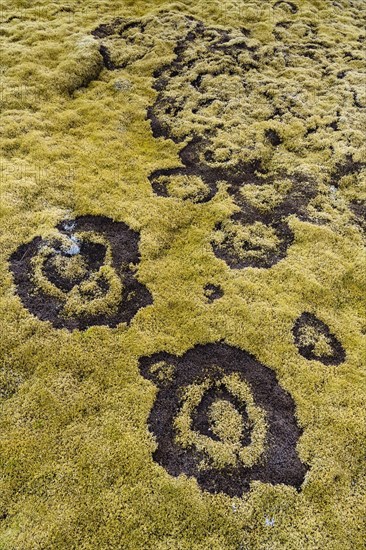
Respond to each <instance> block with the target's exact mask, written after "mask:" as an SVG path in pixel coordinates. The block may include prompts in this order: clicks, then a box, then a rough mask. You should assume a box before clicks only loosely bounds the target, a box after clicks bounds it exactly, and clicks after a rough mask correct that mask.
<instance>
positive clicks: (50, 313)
mask: <svg viewBox="0 0 366 550" xmlns="http://www.w3.org/2000/svg"><path fill="white" fill-rule="evenodd" d="M57 229H58V230H59V232H60V233H61V234H62V235H65V236H68V237H71V236H75V237H77V234H78V233H80V232H93V233H97V234H100V235H102V236H103V237H104V238H105V239H106V240H108V242H109V243H110V246H111V251H112V266H113V268H114V269H115V271H116V273H117V275H118V277H119V278H120V279H121V281H122V285H123V291H122V295H121V300H120V302H119V304H118V309H117V311H116V312H115V313H113V314H111V315H108V314H107V313H105V314H100V315H94V316H91V315H83V316H79V317H64V316H62V308H63V303H62V301H61V300H60V299H59V298H57V297H55V296H53V295H51V294H48V293H46V292H45V291H44V290H43V289H41V288H38V287H37V286H36V285H35V282H34V278H33V272H34V268H33V265H32V259H33V258H35V257H36V256H37V255H38V253H39V252H40V250H41V248H42V247H43V246H45V245H48V244H49V243H48V242H46V241H45V240H43V239H41V237H36V238H35V239H33V240H32V241H31V242H30V243H27V244H23V245H21V246H20V247H19V248H18V250H17V251H16V252H14V253H13V254H12V256H11V257H10V268H11V271H12V272H13V277H14V282H15V285H16V291H17V294H18V295H19V297H20V299H21V301H22V303H23V304H24V306H25V307H26V308H27V309H28V310H29V311H30V312H31V313H33V314H34V315H36V316H37V317H38V318H39V319H41V320H42V321H50V322H51V323H52V324H53V326H54V327H56V328H63V327H65V328H67V329H69V330H75V329H79V330H85V329H86V328H88V327H90V326H92V325H107V326H109V327H116V326H117V325H118V324H119V323H122V322H126V323H129V322H130V321H131V320H132V318H133V317H134V315H135V314H136V313H137V311H138V310H139V309H140V308H142V307H145V306H146V305H149V304H151V303H152V297H151V294H150V292H149V291H148V290H147V288H146V287H145V286H144V285H143V284H141V283H140V282H139V281H138V280H137V279H136V276H135V273H134V266H137V265H138V263H139V261H140V254H139V248H138V246H139V234H138V233H137V232H136V231H133V230H132V229H130V228H129V227H128V226H127V225H126V224H124V223H122V222H114V221H112V220H111V219H109V218H106V217H103V216H82V217H79V218H76V219H75V220H71V221H70V220H65V221H63V222H61V223H60V224H59V225H58V226H57ZM52 246H53V248H54V251H55V253H54V255H51V257H50V258H47V261H46V262H45V264H44V267H43V275H44V276H45V277H46V278H47V279H48V280H49V281H50V282H51V283H53V284H54V285H55V286H57V287H58V288H59V289H62V290H64V291H67V292H69V291H70V290H71V289H72V288H73V287H74V286H75V285H77V284H80V283H81V282H82V281H83V280H86V279H87V278H88V276H89V275H90V274H91V273H93V272H95V271H98V270H99V268H100V267H101V266H102V264H103V261H104V258H105V253H106V250H105V247H104V246H103V245H102V244H99V243H93V242H89V241H85V240H84V241H81V245H80V250H79V252H78V254H79V255H80V256H81V257H82V259H83V260H84V262H85V265H86V267H87V272H86V274H84V275H83V276H82V277H79V278H77V279H73V280H70V279H68V278H67V277H65V276H61V275H60V273H59V272H58V271H57V270H56V268H55V265H54V263H53V260H54V259H55V258H56V256H64V257H65V258H66V259H67V258H68V257H71V255H70V254H68V253H67V252H65V251H63V250H62V248H61V246H60V247H59V248H57V241H56V243H55V244H54V243H52ZM131 266H132V268H131ZM108 288H109V286H108V283H107V281H104V280H103V279H102V281H101V282H100V291H101V292H106V291H107V290H108Z"/></svg>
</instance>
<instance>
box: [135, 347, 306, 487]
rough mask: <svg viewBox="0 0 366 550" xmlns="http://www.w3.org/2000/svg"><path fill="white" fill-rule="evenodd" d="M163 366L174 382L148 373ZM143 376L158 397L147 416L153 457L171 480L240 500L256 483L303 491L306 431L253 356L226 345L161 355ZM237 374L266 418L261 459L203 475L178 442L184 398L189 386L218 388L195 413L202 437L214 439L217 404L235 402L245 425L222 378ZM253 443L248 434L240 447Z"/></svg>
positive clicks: (144, 363) (196, 458)
mask: <svg viewBox="0 0 366 550" xmlns="http://www.w3.org/2000/svg"><path fill="white" fill-rule="evenodd" d="M159 361H164V362H166V363H167V364H169V365H172V366H173V367H174V369H175V371H174V379H173V381H171V380H165V381H161V380H159V377H158V376H157V375H156V374H154V373H153V372H151V369H150V367H152V366H153V365H154V364H156V363H157V362H159ZM140 370H141V373H142V375H143V376H144V377H145V378H147V379H148V380H151V381H152V382H154V383H155V384H156V385H157V386H158V388H159V391H158V394H157V397H156V400H155V403H154V405H153V408H152V410H151V412H150V416H149V426H150V429H151V431H152V433H153V434H154V436H155V437H156V440H157V444H158V447H157V450H156V451H155V452H154V454H153V457H154V460H156V461H157V462H158V463H159V464H160V465H161V466H163V467H164V468H165V469H166V470H167V472H168V473H169V474H171V475H173V476H178V475H180V474H186V475H187V476H194V477H195V478H196V479H197V482H198V484H199V485H200V486H201V487H202V489H204V490H206V491H209V492H211V493H218V492H224V493H226V494H228V495H230V496H241V495H242V494H243V493H244V492H246V491H248V490H249V488H250V482H251V481H254V480H259V481H262V482H263V483H271V484H278V483H284V484H286V485H292V486H293V487H295V488H296V489H297V490H299V489H300V487H301V484H302V482H303V480H304V476H305V473H306V471H307V467H306V466H305V465H304V464H303V463H302V462H301V461H300V459H299V457H298V455H297V452H296V444H297V442H298V440H299V437H300V436H301V433H302V430H301V429H300V427H299V426H298V424H297V422H296V418H295V404H294V402H293V399H292V397H291V396H290V395H289V394H288V393H287V392H286V391H285V390H284V389H283V388H281V386H280V385H279V384H278V381H277V379H276V375H275V373H274V372H273V371H272V370H271V369H269V368H267V367H265V366H264V365H262V364H261V363H259V362H258V361H257V360H256V359H255V358H254V357H253V356H252V355H250V354H249V353H247V352H245V351H242V350H240V349H238V348H235V347H231V346H228V345H226V344H223V343H217V344H207V345H198V346H196V347H195V348H193V349H191V350H189V351H188V352H186V353H185V354H184V355H183V356H182V357H177V356H174V355H170V354H168V353H164V352H163V353H157V354H155V355H153V356H151V357H143V358H141V360H140ZM233 373H235V374H238V375H239V376H240V377H241V378H242V380H243V381H245V382H246V383H247V384H248V385H249V387H250V388H251V392H252V395H253V398H254V401H255V403H256V405H257V406H258V407H260V408H261V409H262V410H264V411H265V413H266V419H267V425H268V431H267V434H266V441H265V449H264V453H263V455H262V457H261V459H260V460H259V461H258V463H257V464H255V465H254V466H252V467H245V466H244V465H242V464H241V463H239V465H238V466H236V467H225V468H222V469H217V468H214V467H213V468H210V469H207V470H202V469H200V467H199V465H200V462H201V460H202V458H204V456H203V454H202V452H198V451H197V450H196V449H195V448H194V447H189V448H184V447H183V446H181V445H180V444H179V443H177V441H176V435H177V434H176V430H175V427H174V421H175V418H176V416H177V414H178V413H179V411H180V409H181V406H182V399H183V392H182V390H184V389H185V388H186V387H187V386H190V385H191V384H202V383H203V382H204V381H206V380H207V379H209V380H210V381H212V382H216V386H215V387H213V388H210V389H209V390H207V391H206V393H205V394H204V396H203V398H202V400H201V403H200V404H199V405H198V407H196V409H195V411H194V413H193V418H192V427H193V429H195V430H196V431H198V432H199V433H201V434H204V435H206V436H208V437H211V438H214V439H215V438H216V439H217V436H214V435H213V434H212V432H211V430H210V423H209V419H208V417H207V410H208V406H209V405H210V404H211V403H212V402H213V401H214V400H216V399H222V398H224V399H227V400H229V402H231V403H232V404H233V405H234V406H235V408H236V410H237V411H238V412H239V414H240V415H241V416H242V418H243V420H246V418H247V416H246V414H247V413H246V407H245V404H243V403H239V402H238V399H237V398H236V397H235V396H233V395H232V393H231V392H230V390H229V389H228V388H226V387H225V383H224V382H223V381H222V382H221V383H220V381H221V380H222V378H223V376H225V375H230V374H233ZM249 443H250V433H246V434H244V438H243V440H242V445H243V446H246V445H248V444H249Z"/></svg>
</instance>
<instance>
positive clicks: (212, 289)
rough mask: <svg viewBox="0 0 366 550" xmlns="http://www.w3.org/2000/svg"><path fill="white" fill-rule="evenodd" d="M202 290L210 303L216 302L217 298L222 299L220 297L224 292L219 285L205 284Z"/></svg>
mask: <svg viewBox="0 0 366 550" xmlns="http://www.w3.org/2000/svg"><path fill="white" fill-rule="evenodd" d="M203 290H204V294H205V296H206V298H207V300H208V301H209V302H210V303H212V302H214V301H215V300H218V299H219V298H222V296H223V295H224V291H223V290H222V288H221V286H219V285H213V284H207V285H206V286H205V287H204V289H203Z"/></svg>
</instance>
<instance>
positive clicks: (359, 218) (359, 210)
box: [350, 201, 366, 233]
mask: <svg viewBox="0 0 366 550" xmlns="http://www.w3.org/2000/svg"><path fill="white" fill-rule="evenodd" d="M350 209H351V210H352V213H353V215H354V217H355V220H356V223H357V225H359V226H360V227H361V229H362V230H363V231H364V232H365V233H366V202H361V201H360V202H356V201H354V202H351V204H350Z"/></svg>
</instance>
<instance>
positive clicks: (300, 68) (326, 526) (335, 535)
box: [0, 0, 366, 550]
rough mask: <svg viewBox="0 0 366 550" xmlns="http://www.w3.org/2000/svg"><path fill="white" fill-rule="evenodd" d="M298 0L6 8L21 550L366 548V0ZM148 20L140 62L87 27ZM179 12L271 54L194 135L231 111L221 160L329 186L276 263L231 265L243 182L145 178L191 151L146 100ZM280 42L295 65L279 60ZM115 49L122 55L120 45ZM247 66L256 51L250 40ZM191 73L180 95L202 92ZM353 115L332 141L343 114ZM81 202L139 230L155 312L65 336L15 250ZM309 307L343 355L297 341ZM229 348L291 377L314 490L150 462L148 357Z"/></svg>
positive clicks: (5, 387) (8, 461) (6, 520)
mask: <svg viewBox="0 0 366 550" xmlns="http://www.w3.org/2000/svg"><path fill="white" fill-rule="evenodd" d="M294 3H296V5H297V7H298V11H297V12H296V13H293V12H292V11H291V9H290V7H289V3H286V2H272V1H271V2H269V1H264V2H255V3H254V2H234V1H233V2H231V1H230V2H224V3H223V2H218V1H216V0H215V1H212V2H198V3H195V2H184V3H168V2H163V1H162V0H157V1H154V2H150V3H147V2H145V1H142V0H138V1H136V2H132V1H130V0H116V1H114V2H109V1H107V0H102V1H98V2H96V1H95V0H85V1H84V2H83V3H82V4H78V3H76V2H69V3H68V4H67V5H61V4H60V3H56V2H49V1H48V0H37V1H36V2H32V3H31V4H30V3H29V2H26V1H22V0H9V1H8V2H6V3H4V5H3V7H2V17H3V20H4V23H3V24H2V27H3V40H4V47H3V48H2V64H3V67H4V85H3V86H4V87H3V90H2V91H3V93H2V97H1V103H2V107H3V109H4V111H3V124H2V126H3V128H2V129H3V136H2V148H3V149H2V154H3V162H2V179H1V189H0V193H1V201H0V213H1V220H0V225H1V231H0V247H1V262H0V280H1V298H0V309H1V315H0V318H1V321H0V323H1V325H0V333H1V339H0V355H1V366H0V385H1V386H0V433H1V443H0V471H1V475H0V518H1V519H0V548H1V549H2V550H3V549H4V550H43V549H47V550H59V549H65V550H69V549H70V550H71V549H75V550H76V549H80V548H82V549H83V550H95V549H96V548H98V549H101V550H104V549H105V550H107V549H108V550H120V549H121V548H124V549H126V550H127V549H128V550H135V549H136V548H146V549H149V548H156V549H159V550H167V549H171V548H174V549H175V548H179V549H182V550H183V549H184V550H207V549H213V550H238V549H239V548H242V549H250V550H264V549H269V548H271V549H273V550H280V549H283V548H285V549H289V550H297V549H300V548H306V549H309V550H318V549H320V548H321V549H322V550H355V549H357V550H358V549H361V548H363V545H364V540H365V538H366V533H365V524H364V517H365V509H366V481H365V472H364V458H365V444H366V428H365V422H364V412H365V406H366V402H365V401H366V399H365V390H364V388H365V364H366V351H365V350H366V342H365V338H366V322H365V317H366V311H365V305H364V289H365V287H366V280H365V273H366V259H365V251H364V248H363V244H364V236H363V234H362V232H361V230H360V228H359V227H358V226H357V225H355V224H354V223H353V216H352V214H351V213H350V210H349V208H348V205H349V202H350V201H353V200H364V198H365V197H364V192H365V188H364V172H363V171H360V172H359V173H358V174H355V175H352V176H351V175H349V176H345V177H343V178H341V179H340V181H337V182H336V184H337V185H338V188H336V190H335V191H334V190H333V189H331V188H330V182H329V174H330V173H331V172H332V171H333V170H334V168H335V166H336V165H337V164H338V163H339V162H342V161H344V159H345V158H346V157H347V155H353V159H354V160H355V161H362V160H364V159H365V156H366V155H365V150H366V149H365V136H364V128H365V124H366V122H365V109H364V108H359V107H357V106H356V105H355V104H354V98H353V92H355V93H356V96H357V98H358V102H359V103H360V104H363V105H364V101H365V98H364V80H363V79H364V58H363V53H364V52H363V39H362V35H363V34H364V23H363V19H364V17H365V9H364V5H363V3H362V2H359V3H355V4H352V3H351V2H348V1H346V0H340V1H338V2H335V3H331V2H320V1H318V0H303V1H301V2H294ZM161 10H165V11H166V10H168V11H169V10H172V11H173V12H174V13H175V14H177V15H176V16H175V17H174V18H173V19H175V20H176V21H178V23H177V25H176V27H175V28H173V29H170V30H169V26H170V22H169V18H166V19H165V22H164V18H163V17H162V16H161V15H159V12H160V11H161ZM151 14H153V15H154V17H155V23H154V24H152V23H151V24H150V31H149V36H152V37H153V39H154V45H153V47H150V46H148V53H147V55H146V56H145V57H144V58H143V59H140V60H137V56H136V62H134V63H132V64H131V65H130V66H129V67H128V68H126V69H123V70H119V71H115V72H110V71H106V70H104V69H102V70H100V69H101V58H100V55H99V53H98V50H97V47H96V46H95V43H94V42H93V41H92V40H91V36H90V31H91V30H93V29H94V28H96V27H97V26H98V25H100V24H101V23H105V22H109V21H111V20H113V19H114V18H115V17H133V18H141V17H143V18H144V17H145V18H146V17H147V18H151ZM182 14H188V15H192V16H194V17H196V18H198V19H200V20H203V21H204V22H205V24H206V25H213V26H222V27H223V28H233V29H238V28H240V27H243V28H247V29H248V30H250V31H251V36H250V37H249V39H248V40H249V43H250V44H251V45H252V46H258V47H260V48H261V51H260V53H261V55H262V54H263V55H264V57H265V58H266V59H267V60H268V62H267V64H266V65H265V64H263V63H262V64H261V62H259V64H258V69H257V71H256V73H255V77H254V73H253V75H252V77H251V78H250V82H249V83H248V85H249V87H250V93H249V94H248V93H243V92H242V90H241V89H240V95H239V96H237V94H236V92H235V93H234V95H235V94H236V98H234V99H232V101H226V99H227V97H229V95H230V94H232V92H233V91H234V90H237V85H238V75H237V74H233V75H232V78H231V79H230V80H229V81H228V82H225V83H222V81H221V80H220V79H219V78H217V79H216V81H215V82H211V84H212V85H215V86H216V89H217V93H218V94H220V95H221V101H219V102H213V103H212V104H211V105H210V106H208V107H206V108H204V109H203V111H202V112H201V113H200V114H199V115H198V114H197V118H196V119H195V120H194V121H192V120H189V119H188V120H182V126H181V127H180V130H181V131H182V132H184V131H188V132H191V131H193V130H194V129H197V130H199V129H200V128H202V127H203V126H204V125H205V124H206V125H208V126H209V125H211V124H213V123H214V122H215V120H216V119H217V116H218V112H219V109H224V108H226V109H227V112H226V114H225V115H224V116H225V120H226V121H228V122H229V123H230V124H231V122H233V125H234V124H236V123H238V125H239V127H240V129H241V131H240V135H239V136H238V135H237V134H236V135H234V133H233V132H231V131H229V130H227V129H226V130H225V129H224V131H222V132H219V133H218V134H217V136H216V142H215V146H216V147H217V149H216V154H217V158H218V159H219V160H223V159H226V158H229V160H230V158H231V157H230V155H233V154H239V155H241V156H242V158H243V159H246V160H251V159H258V158H260V159H262V161H263V163H264V167H265V168H266V169H268V170H269V171H271V170H273V171H278V172H281V170H285V171H286V170H290V171H291V170H292V169H293V168H296V169H297V170H299V171H304V172H305V173H307V174H310V175H311V176H312V177H313V178H314V180H315V181H316V182H317V183H318V184H319V190H320V192H321V197H320V198H317V199H315V200H314V203H312V205H311V207H310V210H309V212H310V214H314V216H315V213H317V216H318V217H317V223H314V224H311V223H309V222H306V221H304V220H299V219H298V218H296V216H294V217H293V219H291V222H290V225H291V228H292V230H293V231H294V235H295V241H294V244H293V245H292V246H291V247H290V248H289V250H288V254H287V257H286V258H285V259H284V260H282V261H281V262H279V263H278V264H277V265H275V266H274V267H272V268H271V269H254V268H248V269H244V270H230V269H229V268H228V267H227V265H226V264H225V262H223V261H222V260H219V259H217V258H216V257H215V256H214V254H213V252H212V248H211V245H210V242H211V240H212V233H213V229H214V227H215V226H216V225H217V224H219V223H220V222H223V221H224V222H226V223H227V219H228V217H229V216H230V215H231V214H232V213H233V211H234V210H235V207H234V206H233V204H232V201H231V199H230V198H229V196H228V195H227V193H226V191H225V189H223V188H220V189H219V192H218V194H217V195H216V196H215V197H214V198H213V199H212V200H211V201H209V202H207V203H204V204H203V203H202V204H194V203H193V201H184V200H178V198H179V197H180V195H179V197H178V198H177V197H174V198H163V197H158V196H156V195H155V194H154V193H153V192H152V189H151V185H150V182H149V180H148V175H149V174H150V173H151V172H152V171H154V170H157V169H164V168H171V167H175V166H177V163H179V157H178V152H179V150H180V144H176V143H173V142H171V141H169V140H163V139H154V138H153V136H152V132H151V128H150V124H149V122H148V120H146V109H147V107H148V106H149V105H151V104H152V103H153V101H154V99H155V97H156V92H155V91H154V90H153V88H152V84H153V77H152V75H153V72H154V71H155V70H156V69H157V68H158V67H160V66H161V65H163V64H164V63H168V62H170V61H171V60H172V58H173V48H174V45H175V43H176V40H177V37H179V32H180V30H179V29H180V24H179V17H182ZM278 22H287V23H288V24H287V25H284V26H276V24H277V23H278ZM315 32H316V34H315ZM275 33H276V35H277V37H276V35H275ZM278 42H280V43H281V44H282V45H283V46H284V48H285V52H286V55H284V54H283V51H284V49H283V48H280V49H278V50H277V52H276V51H274V50H275V48H276V46H277V44H278ZM315 42H316V43H317V45H318V47H317V48H316V52H315V55H318V56H320V57H321V58H322V59H323V60H324V59H325V57H324V56H325V51H327V52H328V53H330V57H331V62H330V65H328V69H329V70H328V71H325V73H324V74H320V73H319V72H318V71H314V69H313V68H312V67H311V61H310V59H309V58H308V61H307V60H306V56H305V57H304V56H301V55H299V56H297V51H298V48H306V47H307V46H306V45H307V44H309V43H310V44H313V43H315ZM143 48H145V50H146V43H144V46H143ZM145 50H144V51H145ZM116 54H118V55H119V56H123V55H124V52H123V50H122V49H121V48H119V47H118V45H117V44H116ZM267 54H268V55H267ZM263 55H262V59H263ZM242 56H243V57H242V60H243V62H246V61H248V60H249V55H248V53H247V52H246V51H245V50H244V51H243V53H242ZM286 56H297V57H296V60H297V62H298V65H297V67H296V69H294V68H288V67H286ZM202 64H203V65H202V66H203V67H204V64H205V61H204V60H203V62H202ZM344 70H347V72H346V76H345V77H344V78H338V77H337V74H338V73H340V72H342V71H344ZM93 79H95V80H93ZM121 82H122V85H121ZM181 84H182V87H181V88H180V89H179V86H178V87H177V89H176V90H174V93H176V94H178V93H183V92H184V90H185V86H186V83H185V82H183V81H182V82H181ZM223 84H224V86H223ZM226 86H227V87H226ZM225 89H226V90H227V92H225V93H227V97H226V96H225V93H224V90H225ZM264 91H266V94H265V95H263V93H262V92H264ZM191 100H192V101H193V100H194V98H193V97H192V98H191ZM294 102H295V103H296V105H297V108H298V110H299V113H300V114H299V116H296V117H295V116H293V115H292V114H291V109H290V107H291V105H292V104H293V103H294ZM218 103H219V104H218ZM274 103H276V105H277V106H278V107H279V108H280V109H283V110H284V111H285V113H287V114H286V115H285V119H284V122H283V125H280V127H276V128H275V129H276V131H277V132H278V133H279V134H280V137H281V140H282V143H281V144H280V145H279V146H278V147H275V148H273V147H272V146H271V145H270V143H269V142H268V139H267V138H266V130H267V129H268V126H269V122H268V120H266V117H267V116H269V115H270V114H271V112H272V106H273V104H274ZM337 110H339V111H340V114H339V117H338V127H339V130H338V131H335V130H334V129H333V128H332V127H330V126H329V125H330V124H331V123H332V122H333V120H334V118H335V117H336V116H337V114H336V112H337ZM200 117H201V118H200ZM229 127H230V125H229ZM316 127H317V128H318V131H317V132H311V131H310V133H308V132H309V130H312V129H314V128H316ZM306 134H307V136H306ZM248 192H249V191H248ZM252 200H255V201H257V200H258V198H257V197H253V196H252ZM268 200H272V197H270V198H269V197H267V196H264V197H262V198H261V199H260V201H263V202H264V204H265V203H266V202H267V201H268ZM319 203H320V204H319ZM311 208H313V210H311ZM83 214H103V215H105V216H109V217H111V218H113V219H114V220H118V221H124V222H125V223H127V224H129V225H130V226H131V227H132V228H133V229H135V230H140V231H141V243H140V251H141V263H140V265H139V267H138V272H139V278H140V280H141V281H142V282H143V283H144V284H146V285H147V287H148V288H149V290H150V291H151V292H152V295H153V299H154V302H153V305H152V306H149V307H148V308H145V309H142V310H140V311H139V313H138V314H137V315H136V317H135V319H134V320H133V322H132V323H131V326H130V327H129V328H127V327H126V326H125V325H124V324H123V325H120V326H118V327H117V328H116V329H113V330H111V329H108V328H106V327H93V328H91V329H89V330H87V331H85V332H78V331H74V332H68V331H66V330H55V329H53V328H52V326H51V325H50V324H49V323H45V322H41V321H39V320H37V319H36V318H35V317H33V316H32V315H31V314H30V313H29V312H28V311H27V310H26V309H25V308H24V307H23V306H22V304H21V302H20V300H19V299H18V297H17V296H16V294H15V289H14V286H13V282H12V278H11V275H10V271H9V264H8V262H7V259H8V257H9V256H10V254H11V253H13V252H14V251H15V250H16V249H17V248H18V246H20V245H21V244H22V243H24V242H28V241H29V240H31V239H32V238H34V237H35V236H38V235H40V236H41V237H43V238H47V236H49V235H50V231H52V229H53V228H54V227H55V226H56V225H57V223H58V222H59V221H60V220H63V219H65V218H68V217H75V216H78V215H83ZM322 221H325V222H326V223H325V224H323V223H321V222H322ZM208 282H209V283H215V284H219V285H220V286H221V288H222V289H223V291H224V295H223V297H222V298H220V300H216V301H215V302H213V303H212V304H208V303H207V300H206V299H205V296H204V293H203V288H204V286H205V285H206V284H207V283H208ZM309 310H311V311H312V312H313V313H314V314H316V315H317V316H318V317H319V318H321V319H322V320H323V321H324V322H326V323H327V324H328V325H329V327H330V329H331V332H332V333H334V334H335V335H336V336H337V338H338V339H339V340H340V341H341V342H342V345H343V346H344V348H345V350H346V354H347V355H346V361H345V362H344V363H343V364H342V365H339V366H338V367H332V366H325V365H323V364H321V363H318V362H315V361H310V362H309V361H307V360H306V359H305V358H304V357H302V356H301V355H300V354H299V353H298V350H297V348H296V346H295V344H294V340H293V335H292V327H293V323H294V321H295V319H297V318H298V317H299V315H300V314H301V313H302V312H303V311H309ZM220 339H225V340H226V341H227V342H228V343H230V344H232V345H236V346H239V347H241V348H243V349H246V350H248V351H249V352H250V353H252V354H254V355H255V356H256V357H257V358H258V360H260V361H262V362H263V363H264V364H265V365H267V366H268V367H269V368H271V369H273V370H274V371H275V373H276V376H277V378H278V380H279V383H280V384H281V385H282V386H283V387H284V388H285V389H286V390H287V391H288V392H289V393H290V394H291V396H292V397H293V399H294V401H295V404H296V414H297V418H298V422H299V424H300V425H301V426H302V428H303V430H304V431H303V435H302V437H301V439H300V442H299V445H298V453H299V456H300V458H301V460H303V461H305V462H307V463H308V464H309V466H310V469H309V473H308V475H307V478H306V480H305V483H304V486H303V488H302V490H301V492H299V493H297V492H296V491H295V490H293V489H292V488H289V487H286V486H282V485H279V486H269V485H265V484H261V483H253V484H252V488H251V491H250V493H247V494H245V495H244V496H243V498H235V499H230V498H229V497H227V496H225V495H223V494H220V495H209V494H207V493H203V492H202V491H201V490H200V488H199V486H198V485H197V483H196V481H195V480H194V479H188V478H186V477H185V476H180V477H178V478H174V477H172V476H169V475H168V474H167V473H166V472H165V470H164V469H163V468H161V467H160V466H159V465H158V464H157V463H156V462H154V460H153V459H152V453H153V451H154V450H155V449H156V443H155V442H154V440H153V438H152V437H151V435H150V434H149V432H148V429H147V420H148V416H149V413H150V410H151V408H152V405H153V402H154V399H155V395H156V392H157V389H155V388H154V386H153V385H152V384H150V383H149V382H147V381H145V380H143V378H142V377H141V376H140V375H139V373H138V369H137V361H138V358H139V357H140V356H142V355H148V354H151V353H155V352H158V351H162V350H166V351H168V352H169V353H177V354H182V353H184V352H185V351H186V350H187V349H189V348H190V347H192V346H194V345H195V344H197V343H204V342H213V341H218V340H220ZM322 353H323V351H322Z"/></svg>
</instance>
